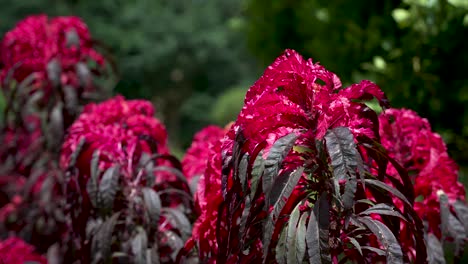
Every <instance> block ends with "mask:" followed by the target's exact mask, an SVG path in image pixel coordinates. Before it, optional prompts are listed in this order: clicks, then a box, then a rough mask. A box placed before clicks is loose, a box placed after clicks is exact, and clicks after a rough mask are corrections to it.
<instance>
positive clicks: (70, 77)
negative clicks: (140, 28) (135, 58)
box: [0, 15, 104, 87]
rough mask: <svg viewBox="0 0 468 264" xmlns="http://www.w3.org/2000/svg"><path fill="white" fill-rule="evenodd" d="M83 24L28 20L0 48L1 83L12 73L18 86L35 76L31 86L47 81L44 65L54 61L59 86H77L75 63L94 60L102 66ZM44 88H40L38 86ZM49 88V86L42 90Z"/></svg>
mask: <svg viewBox="0 0 468 264" xmlns="http://www.w3.org/2000/svg"><path fill="white" fill-rule="evenodd" d="M92 43H93V42H92V39H91V36H90V33H89V30H88V28H87V27H86V24H84V22H83V21H82V20H81V19H80V18H77V17H56V18H52V19H49V18H48V17H47V16H45V15H36V16H30V17H27V18H26V19H24V20H22V21H20V22H19V23H18V24H17V25H16V27H15V28H14V29H13V30H11V31H9V32H7V33H6V34H5V37H4V38H3V40H2V42H1V44H0V65H3V69H2V70H1V72H0V80H1V81H2V83H3V82H4V81H5V78H7V76H8V75H9V74H10V72H11V73H13V75H12V77H13V79H15V80H16V81H18V82H21V81H23V80H24V79H25V78H26V77H28V76H29V75H31V74H34V77H35V78H34V82H33V83H34V84H36V85H40V84H41V83H42V82H44V81H45V80H47V77H48V76H47V74H48V73H47V65H48V64H49V63H50V62H51V61H52V60H53V59H56V60H57V62H58V63H59V65H60V68H61V73H60V81H61V84H62V85H72V86H74V87H76V86H77V85H78V78H77V76H76V74H75V71H76V69H75V67H76V64H77V63H78V62H86V61H87V60H93V61H95V62H96V63H97V64H98V65H100V66H103V65H104V58H103V56H102V55H100V54H99V53H98V52H96V51H95V50H94V49H93V44H92ZM41 87H43V86H41ZM44 87H48V86H44Z"/></svg>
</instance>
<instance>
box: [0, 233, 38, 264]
mask: <svg viewBox="0 0 468 264" xmlns="http://www.w3.org/2000/svg"><path fill="white" fill-rule="evenodd" d="M0 260H1V263H4V264H19V263H40V264H46V263H47V259H46V258H45V257H43V256H41V255H39V254H36V253H34V247H33V246H31V245H29V244H27V243H26V242H24V241H23V240H21V239H19V238H16V237H10V238H8V239H6V240H3V241H0Z"/></svg>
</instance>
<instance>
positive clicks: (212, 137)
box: [182, 125, 225, 181]
mask: <svg viewBox="0 0 468 264" xmlns="http://www.w3.org/2000/svg"><path fill="white" fill-rule="evenodd" d="M224 135H225V131H224V129H222V128H221V127H218V126H213V125H211V126H207V127H205V128H203V129H202V130H200V131H199V132H197V133H196V134H195V136H194V137H193V141H192V145H190V147H189V148H188V150H187V152H186V153H185V156H184V158H183V159H182V168H183V172H184V174H185V176H186V177H187V179H188V180H189V181H190V180H191V179H192V178H194V177H197V176H200V175H202V174H203V173H204V172H205V170H206V166H207V164H206V163H207V161H208V159H209V157H210V148H211V147H212V146H213V145H214V144H215V143H216V142H217V141H219V140H221V139H222V138H223V137H224Z"/></svg>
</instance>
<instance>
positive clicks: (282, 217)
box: [179, 50, 427, 263]
mask: <svg viewBox="0 0 468 264" xmlns="http://www.w3.org/2000/svg"><path fill="white" fill-rule="evenodd" d="M373 98H375V99H377V100H378V102H379V103H380V104H381V106H383V107H385V106H387V104H388V102H387V100H386V98H385V96H384V94H383V92H382V91H381V90H380V89H379V88H378V87H377V86H376V85H375V84H373V83H371V82H369V81H362V82H361V83H359V84H354V85H351V86H350V87H348V88H345V89H343V88H342V87H341V83H340V80H339V79H338V77H337V76H336V75H335V74H333V73H331V72H329V71H327V70H326V69H325V68H324V67H322V66H320V65H319V64H314V63H313V62H312V61H311V60H304V59H303V58H302V57H301V56H300V55H299V54H297V53H296V52H295V51H292V50H287V51H286V52H285V53H284V55H282V56H281V57H279V58H278V59H277V60H276V61H275V62H274V63H273V64H272V65H270V66H269V67H268V68H267V69H266V71H265V72H264V74H263V76H262V77H261V78H260V79H259V80H258V81H257V82H256V83H255V84H254V85H253V86H252V87H251V88H250V89H249V91H248V92H247V94H246V98H245V104H244V107H243V109H242V111H241V113H240V114H239V116H238V118H237V120H236V122H235V123H234V125H233V126H232V128H231V129H230V131H229V132H228V134H227V136H226V137H225V138H224V139H223V140H222V141H220V142H218V143H217V144H215V145H214V147H213V148H212V150H213V151H214V154H213V156H212V157H211V159H210V160H209V162H208V165H207V169H206V171H205V173H204V175H203V176H202V178H201V179H200V183H199V191H198V195H199V200H200V206H201V216H200V217H199V219H198V220H197V221H196V223H195V224H194V230H193V233H192V237H191V239H189V240H188V241H187V243H186V245H185V248H184V250H183V251H182V252H181V254H180V255H179V259H180V260H181V261H183V260H185V259H186V258H188V257H189V256H193V255H192V254H195V255H198V257H199V259H200V260H201V261H202V263H254V262H259V263H260V262H262V263H271V262H278V263H302V262H303V261H304V260H305V259H306V260H307V261H308V262H309V263H344V262H346V261H352V262H355V263H376V262H380V261H386V262H389V263H403V262H407V261H410V258H411V255H410V254H409V252H407V250H406V248H403V247H402V246H401V241H399V231H400V219H403V220H404V221H405V223H407V226H409V227H410V228H411V230H410V231H411V233H410V234H411V239H412V241H413V245H414V247H413V248H412V250H413V251H415V252H416V254H415V256H416V259H411V261H415V262H417V263H422V262H426V253H427V252H426V246H425V241H424V234H423V230H424V227H423V224H422V222H421V219H420V218H419V216H418V215H417V214H416V212H415V211H414V209H413V201H414V197H413V196H414V195H413V192H412V190H413V185H412V183H411V181H410V180H409V177H408V175H407V174H406V173H405V170H404V169H403V168H401V167H399V166H398V163H397V162H396V161H395V160H394V159H393V158H391V157H390V156H389V155H388V154H387V153H386V151H385V149H383V147H382V146H381V145H380V136H379V126H378V124H379V123H378V116H377V114H376V113H375V112H374V111H372V110H371V109H370V108H368V107H367V106H366V105H365V104H364V103H363V102H364V101H366V100H370V99H373ZM389 163H391V164H394V166H395V167H397V168H398V170H397V174H398V177H399V179H400V181H399V182H400V184H399V185H397V186H395V187H392V186H390V185H388V184H386V183H385V179H386V178H387V177H393V176H389V175H387V174H386V168H387V165H388V164H389ZM392 198H396V200H397V201H398V204H400V203H401V204H403V208H399V207H398V206H397V202H396V201H395V200H394V199H392Z"/></svg>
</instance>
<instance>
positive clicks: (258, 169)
mask: <svg viewBox="0 0 468 264" xmlns="http://www.w3.org/2000/svg"><path fill="white" fill-rule="evenodd" d="M264 170H265V160H264V159H263V152H262V151H260V153H258V156H257V158H255V162H254V164H253V168H252V179H251V180H250V199H251V200H253V199H254V197H255V193H256V192H257V187H258V184H259V183H260V179H261V178H262V176H263V172H264Z"/></svg>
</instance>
